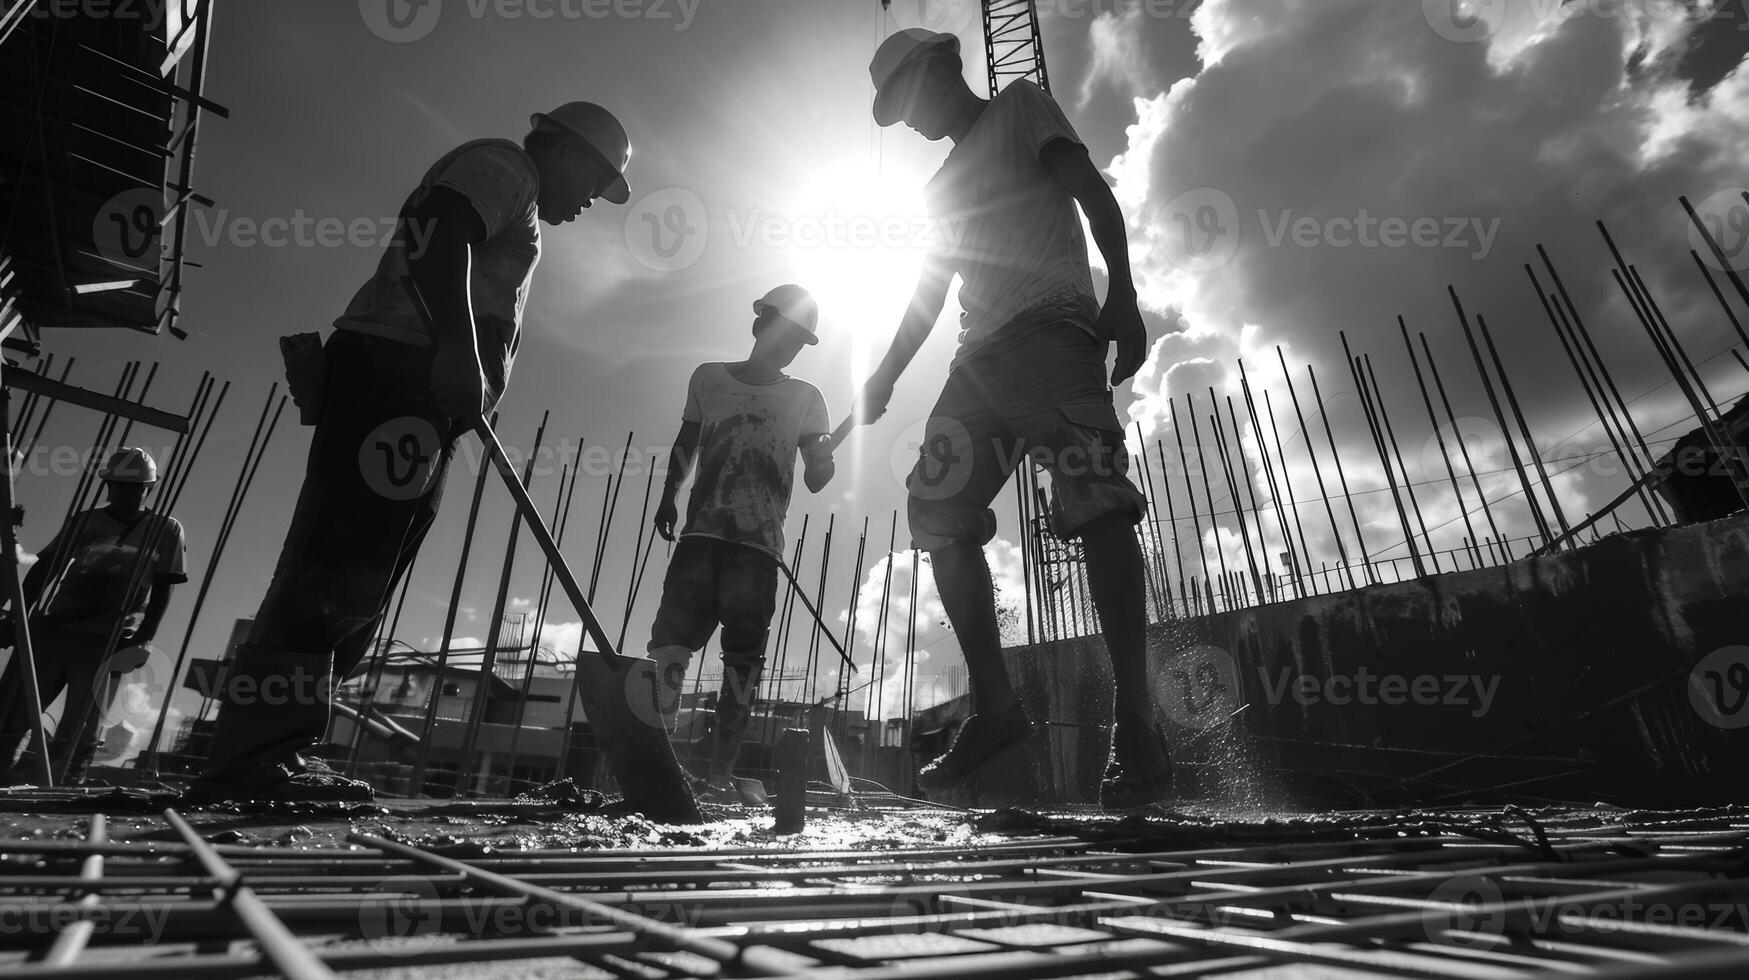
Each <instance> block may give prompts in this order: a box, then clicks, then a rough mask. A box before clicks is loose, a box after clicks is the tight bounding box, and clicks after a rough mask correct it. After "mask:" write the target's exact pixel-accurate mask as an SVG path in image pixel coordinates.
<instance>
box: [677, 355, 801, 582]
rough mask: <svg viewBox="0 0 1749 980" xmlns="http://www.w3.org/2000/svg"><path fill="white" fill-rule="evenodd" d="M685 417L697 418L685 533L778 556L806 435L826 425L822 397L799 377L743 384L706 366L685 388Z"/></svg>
mask: <svg viewBox="0 0 1749 980" xmlns="http://www.w3.org/2000/svg"><path fill="white" fill-rule="evenodd" d="M680 418H681V420H682V421H684V422H697V423H698V424H699V443H698V462H697V466H696V468H695V470H694V472H695V473H696V474H697V476H696V477H695V479H694V482H693V485H692V490H691V493H690V494H689V495H688V497H687V503H686V527H685V528H684V529H683V530H682V531H681V532H680V533H681V536H682V537H691V536H699V537H707V538H719V539H721V540H724V541H733V542H735V543H737V544H744V545H747V546H748V547H752V548H757V549H759V550H760V551H763V552H766V553H768V554H770V555H773V556H776V557H778V558H782V557H783V522H784V518H785V517H786V516H787V515H788V514H789V500H790V491H791V490H792V489H793V488H794V485H795V470H796V455H797V451H798V450H797V446H798V444H799V443H800V442H801V439H802V437H803V436H812V435H820V434H823V433H825V432H826V431H828V429H829V428H830V421H829V419H828V417H827V414H826V399H825V398H824V397H822V396H821V394H820V389H818V388H815V387H814V386H813V385H811V384H808V383H807V382H806V381H802V380H801V379H799V378H783V379H781V380H779V381H774V382H772V383H770V384H760V385H755V384H748V383H746V382H744V381H740V380H738V379H737V378H736V377H735V376H734V375H732V374H730V373H729V368H728V365H726V364H705V365H702V366H700V367H699V369H698V370H696V371H694V372H693V373H692V380H691V381H690V382H689V383H688V384H687V386H686V409H685V410H684V411H683V412H682V413H681V416H680Z"/></svg>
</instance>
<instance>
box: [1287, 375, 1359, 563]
mask: <svg viewBox="0 0 1749 980" xmlns="http://www.w3.org/2000/svg"><path fill="white" fill-rule="evenodd" d="M1275 356H1276V358H1277V359H1278V360H1280V361H1281V376H1282V379H1283V380H1285V381H1286V382H1287V394H1288V398H1289V399H1291V400H1292V401H1293V406H1294V417H1295V418H1296V419H1298V420H1299V423H1300V437H1301V438H1303V439H1305V441H1306V455H1307V456H1308V457H1309V458H1310V459H1311V461H1312V476H1313V477H1315V478H1316V479H1317V481H1318V497H1319V499H1321V500H1323V501H1324V513H1325V515H1326V516H1328V517H1329V518H1330V536H1331V537H1332V538H1334V539H1335V540H1336V554H1337V555H1338V556H1339V557H1340V558H1341V561H1342V570H1343V572H1344V573H1346V574H1347V576H1348V587H1349V588H1351V589H1352V588H1355V587H1356V586H1357V583H1356V582H1355V580H1354V567H1353V566H1352V565H1351V564H1350V563H1349V561H1348V546H1347V545H1345V544H1343V543H1342V530H1341V528H1339V527H1338V526H1337V523H1336V508H1334V507H1333V506H1331V504H1330V491H1329V490H1328V489H1327V488H1326V487H1325V486H1324V470H1323V468H1322V467H1320V466H1319V465H1318V453H1317V451H1316V450H1314V449H1313V448H1312V430H1311V429H1309V428H1307V427H1306V414H1305V412H1303V411H1301V410H1300V395H1299V392H1298V391H1296V390H1295V389H1294V378H1293V375H1292V374H1290V373H1289V372H1288V369H1287V356H1286V355H1285V354H1283V353H1282V352H1281V348H1280V347H1276V349H1275ZM1283 458H1286V457H1283ZM1302 537H1303V535H1302ZM1362 547H1363V548H1364V547H1365V545H1364V543H1363V544H1362ZM1328 578H1329V576H1328V575H1327V574H1326V576H1325V580H1326V584H1328Z"/></svg>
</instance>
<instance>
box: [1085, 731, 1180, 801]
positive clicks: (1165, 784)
mask: <svg viewBox="0 0 1749 980" xmlns="http://www.w3.org/2000/svg"><path fill="white" fill-rule="evenodd" d="M1111 743H1112V762H1111V765H1110V766H1109V767H1108V768H1107V769H1106V771H1105V782H1104V784H1103V785H1102V786H1101V787H1100V803H1101V805H1103V806H1104V807H1105V808H1106V809H1108V810H1132V809H1136V808H1138V807H1145V806H1149V805H1151V804H1154V803H1160V802H1164V801H1166V800H1169V799H1171V797H1172V756H1171V753H1170V751H1169V749H1168V746H1167V743H1166V734H1165V732H1164V731H1163V730H1162V729H1161V728H1160V727H1159V725H1158V724H1153V723H1129V724H1124V723H1119V724H1118V725H1117V726H1116V727H1115V728H1114V730H1113V731H1112V736H1111Z"/></svg>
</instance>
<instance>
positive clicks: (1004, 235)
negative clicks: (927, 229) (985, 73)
mask: <svg viewBox="0 0 1749 980" xmlns="http://www.w3.org/2000/svg"><path fill="white" fill-rule="evenodd" d="M1058 139H1066V140H1069V141H1071V142H1073V143H1077V144H1079V143H1080V142H1081V138H1080V137H1079V136H1077V135H1076V134H1075V128H1074V127H1073V126H1072V125H1070V124H1069V120H1068V118H1067V117H1065V116H1064V115H1063V112H1062V110H1061V109H1059V108H1058V107H1057V103H1056V101H1055V100H1053V99H1052V98H1051V97H1050V96H1049V95H1046V94H1045V92H1044V90H1042V89H1040V88H1039V87H1038V86H1037V85H1034V84H1033V83H1032V82H1029V81H1025V80H1024V79H1023V80H1020V81H1015V82H1012V83H1010V84H1009V86H1008V87H1007V88H1005V89H1003V90H1002V91H1001V92H1000V93H998V94H997V96H996V97H995V98H994V99H992V100H990V104H989V105H988V106H987V107H985V109H984V112H983V114H982V115H980V116H979V117H978V120H977V122H975V123H973V125H972V128H971V129H970V130H969V131H968V132H967V133H966V135H965V138H963V139H961V140H960V141H959V143H958V144H957V145H955V146H954V149H953V152H952V153H949V154H948V157H947V162H945V163H943V164H942V166H941V169H940V170H939V171H937V172H936V174H935V176H934V177H932V178H931V179H930V181H929V186H928V187H927V188H926V190H925V196H926V199H927V204H928V207H929V216H930V219H931V225H932V228H933V230H934V235H935V246H936V255H937V256H938V257H939V258H940V259H942V260H943V261H945V262H946V263H947V266H948V267H949V268H951V269H952V270H953V271H954V272H957V273H958V274H959V275H960V278H961V279H962V280H963V283H962V285H961V287H960V291H959V303H960V308H961V309H963V310H964V311H965V313H964V314H963V316H962V318H961V321H960V327H961V331H960V346H959V351H958V353H957V354H956V355H955V357H954V363H955V364H956V365H957V364H959V363H961V362H963V361H964V360H965V359H966V358H968V357H970V356H971V355H973V354H975V353H979V352H988V351H992V350H999V349H1002V348H1005V347H1010V346H1013V345H1014V344H1017V343H1019V342H1020V341H1021V340H1023V339H1025V337H1026V336H1027V335H1028V334H1030V333H1032V332H1034V331H1036V330H1039V329H1043V328H1045V327H1048V326H1050V325H1052V324H1055V323H1063V322H1072V323H1075V324H1078V325H1079V326H1081V327H1082V328H1084V329H1085V330H1087V332H1088V333H1089V334H1091V333H1093V330H1094V324H1095V323H1097V322H1098V319H1099V305H1098V303H1097V301H1096V300H1095V299H1094V296H1093V275H1092V272H1091V270H1090V268H1089V266H1088V261H1087V236H1086V234H1085V233H1084V232H1083V231H1082V228H1081V217H1080V212H1079V211H1077V210H1076V206H1075V199H1074V198H1073V197H1072V196H1070V194H1069V192H1067V191H1065V190H1063V189H1062V188H1061V187H1059V186H1057V184H1056V183H1055V182H1054V181H1052V180H1051V178H1050V175H1049V174H1048V173H1047V172H1046V171H1045V168H1044V164H1043V163H1041V162H1040V161H1039V152H1040V151H1041V150H1043V149H1044V148H1045V146H1046V145H1048V144H1049V143H1051V142H1052V141H1054V140H1058Z"/></svg>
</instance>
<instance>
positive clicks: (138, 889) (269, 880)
mask: <svg viewBox="0 0 1749 980" xmlns="http://www.w3.org/2000/svg"><path fill="white" fill-rule="evenodd" d="M986 819H988V818H986ZM1007 819H1008V820H1009V824H1010V828H1009V829H1010V831H1011V832H1013V833H1016V834H1023V835H1024V836H1015V837H1011V838H1008V839H1006V840H1002V841H1001V842H999V843H995V844H989V845H986V846H966V845H963V844H962V845H959V846H951V845H950V846H911V847H899V848H880V849H861V848H858V849H820V848H814V849H809V848H805V847H793V846H792V847H786V846H784V845H782V844H781V843H779V842H777V841H776V840H771V839H768V840H767V842H764V843H754V844H752V845H750V846H735V847H721V846H708V847H693V848H669V849H654V850H632V851H597V852H589V851H579V850H577V849H556V850H525V851H504V850H493V849H491V848H487V847H480V846H475V847H472V848H469V849H467V852H466V855H465V857H456V856H452V855H453V854H454V850H453V849H451V853H450V854H438V853H434V852H433V851H431V850H429V849H425V848H420V847H416V846H412V845H410V844H407V843H401V842H397V841H392V840H388V839H385V838H384V837H381V836H374V835H370V834H364V833H356V832H355V833H353V834H351V835H350V836H349V837H348V838H347V840H348V842H349V843H350V844H351V845H352V846H351V847H349V848H327V849H307V850H304V849H296V848H281V847H249V846H240V845H235V844H228V845H227V844H211V843H208V842H206V841H204V840H203V839H202V838H201V836H200V834H199V833H198V832H197V831H196V830H195V829H194V828H193V827H191V826H189V824H188V823H187V822H186V821H184V820H183V819H182V818H181V817H180V816H178V815H177V814H175V813H174V812H173V811H166V812H165V813H164V815H163V818H162V822H163V823H164V824H166V825H167V826H165V827H157V828H154V827H152V826H150V823H152V822H151V821H146V822H144V823H147V824H148V825H147V826H144V827H141V828H140V829H139V831H138V832H136V833H134V834H133V835H132V836H135V837H137V838H139V839H137V840H134V841H124V840H117V839H115V836H116V835H115V832H114V828H113V826H111V827H108V828H106V826H105V824H104V823H103V819H102V818H101V817H95V818H93V819H92V821H91V825H90V828H89V832H88V836H87V837H86V839H85V840H82V841H65V840H43V839H33V840H27V841H23V842H19V843H16V844H9V845H7V847H6V848H5V852H6V855H7V857H6V860H5V862H4V863H3V864H0V872H3V873H0V912H3V913H4V920H3V922H4V926H5V928H4V929H0V947H3V949H0V967H3V968H4V969H5V970H6V971H7V973H8V975H9V976H15V977H38V976H42V977H47V976H55V977H85V976H89V977H97V976H104V977H111V976H174V977H218V976H246V975H253V974H258V973H262V972H268V971H274V972H280V973H283V974H284V975H287V976H310V977H315V976H328V975H332V974H333V973H335V972H340V971H346V970H365V969H396V968H398V969H401V970H404V971H407V973H406V974H405V975H419V974H421V973H422V972H423V971H426V970H432V971H436V970H437V969H438V968H440V967H454V966H456V965H471V966H473V967H475V968H476V969H480V970H487V969H489V970H490V971H491V972H493V973H502V974H506V975H527V974H528V973H529V971H533V970H537V969H539V970H543V971H545V970H556V971H557V972H559V973H565V972H567V971H568V970H578V971H580V972H582V973H585V974H586V975H618V976H643V977H680V976H778V975H793V974H799V973H814V972H817V971H823V970H824V971H832V972H835V973H838V974H841V975H855V976H858V977H865V976H866V977H882V976H895V977H896V976H900V975H903V976H905V977H912V978H915V977H944V978H945V977H980V976H987V977H1005V978H1006V977H1054V976H1075V975H1086V974H1092V973H1108V972H1111V971H1124V970H1136V971H1141V970H1151V969H1161V968H1167V969H1169V970H1170V973H1171V975H1184V976H1204V975H1213V974H1220V973H1234V972H1246V973H1253V972H1254V971H1255V974H1254V975H1267V974H1268V973H1272V972H1276V971H1286V970H1288V969H1299V970H1303V969H1305V968H1308V967H1310V968H1322V969H1325V970H1332V969H1333V970H1341V971H1344V972H1345V973H1346V974H1349V975H1354V976H1398V977H1401V976H1412V977H1442V978H1443V977H1466V978H1470V977H1476V978H1479V977H1500V978H1505V977H1524V976H1534V975H1539V974H1548V973H1553V972H1559V973H1562V974H1566V975H1584V976H1609V977H1616V976H1679V975H1680V976H1697V975H1706V974H1709V973H1710V974H1714V975H1721V976H1724V975H1741V974H1740V973H1739V972H1737V971H1741V970H1743V969H1745V968H1746V967H1749V932H1746V928H1749V925H1746V922H1745V916H1746V915H1749V912H1746V911H1745V910H1746V909H1749V872H1746V869H1745V865H1744V855H1745V850H1744V845H1745V841H1746V839H1749V826H1746V822H1745V817H1744V814H1743V813H1742V812H1741V811H1738V810H1736V809H1730V810H1723V811H1708V812H1690V813H1684V814H1632V815H1630V814H1623V813H1620V812H1603V811H1572V812H1547V813H1542V814H1538V815H1536V816H1532V815H1530V814H1526V813H1524V812H1522V811H1516V810H1513V809H1510V808H1509V809H1508V810H1507V811H1505V812H1504V813H1502V812H1498V811H1487V812H1482V811H1465V812H1456V813H1442V814H1396V815H1385V814H1349V815H1341V814H1332V815H1325V816H1320V817H1310V818H1300V819H1294V820H1286V821H1279V822H1265V823H1250V824H1230V823H1220V822H1218V821H1215V820H1211V819H1206V818H1205V819H1190V818H1182V817H1156V818H1155V819H1151V820H1146V821H1143V820H1134V819H1132V820H1129V821H1124V822H1116V821H1113V820H1110V819H1102V818H1085V817H1059V818H1036V817H1031V818H1029V817H1015V816H1014V815H1012V813H1010V814H1009V815H1008V817H1007ZM986 839H988V838H986ZM167 841H168V842H167ZM141 947H148V948H141ZM45 951H50V952H49V955H48V956H47V957H46V958H45V956H44V954H45ZM585 968H593V969H585ZM598 971H605V972H598Z"/></svg>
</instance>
